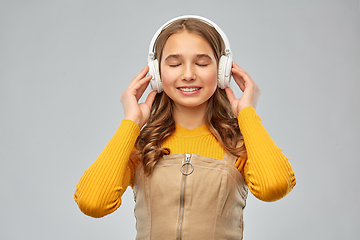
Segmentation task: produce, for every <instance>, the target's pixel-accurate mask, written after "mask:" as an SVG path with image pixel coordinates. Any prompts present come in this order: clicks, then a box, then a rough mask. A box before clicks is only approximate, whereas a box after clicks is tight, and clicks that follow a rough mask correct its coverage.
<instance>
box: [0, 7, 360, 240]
mask: <svg viewBox="0 0 360 240" xmlns="http://www.w3.org/2000/svg"><path fill="white" fill-rule="evenodd" d="M359 9H360V8H359V1H356V0H301V1H294V0H274V1H269V0H253V1H245V0H236V1H235V0H234V1H230V0H222V1H218V0H215V1H213V0H211V1H210V0H207V1H196V0H182V1H169V0H167V1H160V0H154V1H110V0H109V1H94V0H87V1H85V0H82V1H80V0H62V1H51V0H47V1H45V0H43V1H41V0H32V1H26V0H23V1H19V0H0V80H1V84H0V99H1V101H0V113H1V118H0V123H1V124H0V128H1V129H0V130H1V132H0V146H1V151H0V161H1V162H0V163H1V164H0V194H1V195H0V212H1V215H0V239H1V240H12V239H16V240H18V239H37V240H39V239H62V240H63V239H88V240H90V239H134V237H135V234H136V233H135V219H134V215H133V206H134V202H133V194H132V190H131V189H130V188H129V189H128V190H127V192H126V193H125V195H124V196H123V204H122V206H121V207H120V208H119V209H118V210H117V211H116V212H115V213H113V214H110V215H109V216H106V217H104V218H101V219H94V218H91V217H88V216H85V215H84V214H82V213H81V212H80V210H79V209H78V207H77V205H76V203H75V202H74V200H73V194H74V191H75V185H76V183H77V182H78V181H79V179H80V177H81V175H82V174H83V172H84V171H85V170H86V169H87V168H88V167H89V166H90V164H91V163H92V162H93V161H94V160H95V159H96V157H97V156H98V155H99V154H100V152H101V150H102V149H103V148H104V147H105V145H106V143H107V142H108V141H109V140H110V138H111V136H112V135H113V134H114V132H115V131H116V129H117V127H118V126H119V124H120V122H121V120H122V118H123V109H122V106H121V103H120V101H119V99H120V96H121V93H122V91H123V90H124V89H125V88H126V87H127V85H128V84H129V82H130V81H131V80H132V79H133V78H134V77H135V76H136V75H137V74H138V72H140V70H141V69H142V68H143V67H144V66H145V65H146V64H147V62H146V57H147V53H148V46H149V43H150V40H151V38H152V36H153V34H154V33H155V31H156V30H157V29H158V27H160V26H161V25H162V24H163V23H165V22H166V21H168V20H169V19H171V18H173V17H176V16H179V15H184V14H196V15H201V16H204V17H206V18H209V19H211V20H212V21H214V22H215V23H217V24H218V25H219V26H220V27H221V28H222V29H223V30H224V32H225V33H226V34H227V36H228V38H229V40H230V43H231V48H232V51H233V54H234V61H235V62H237V63H238V64H239V65H240V66H241V67H242V68H243V69H245V70H246V71H247V72H248V73H249V74H250V75H251V76H252V78H253V79H254V81H255V82H256V83H257V84H258V85H259V86H260V88H261V90H262V95H261V97H260V99H259V102H258V107H257V109H256V110H257V113H258V114H259V116H260V117H261V118H262V121H263V124H264V126H265V127H266V129H267V130H268V132H269V133H270V135H271V136H272V138H273V139H274V140H275V142H276V143H277V145H278V146H279V147H280V148H281V149H282V150H283V152H284V153H285V155H286V156H287V157H289V159H290V162H291V164H292V165H293V168H294V170H295V173H296V178H297V185H296V187H295V188H294V190H293V191H292V192H291V193H290V194H289V195H288V196H286V197H285V198H284V199H281V200H280V201H277V202H274V203H265V202H261V201H260V200H257V199H256V198H254V197H253V196H252V195H250V196H249V198H248V202H247V207H246V208H245V213H244V214H245V217H244V220H245V231H244V236H245V237H244V239H251V240H262V239H277V240H287V239H292V240H303V239H307V240H319V239H347V240H348V239H359V235H360V228H359V223H360V207H359V205H360V204H359V202H360V193H359V190H360V189H359V171H360V157H359V155H360V154H359V146H360V138H359V135H360V128H359V123H360V108H359V103H360V97H359V89H360V83H359V81H360V13H359ZM232 88H234V89H236V94H237V95H238V96H241V92H240V91H239V90H238V88H237V86H236V84H234V82H233V83H232Z"/></svg>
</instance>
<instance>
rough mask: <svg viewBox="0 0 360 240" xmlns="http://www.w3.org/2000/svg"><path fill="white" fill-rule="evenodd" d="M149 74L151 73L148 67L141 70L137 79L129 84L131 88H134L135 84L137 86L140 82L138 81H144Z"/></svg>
mask: <svg viewBox="0 0 360 240" xmlns="http://www.w3.org/2000/svg"><path fill="white" fill-rule="evenodd" d="M148 72H149V66H148V65H146V66H145V67H144V68H143V69H142V70H141V72H140V73H139V74H138V75H136V77H135V78H134V79H133V80H131V82H130V84H129V87H132V86H133V85H134V84H136V82H138V81H140V80H141V79H143V78H144V77H145V76H146V74H147V73H148Z"/></svg>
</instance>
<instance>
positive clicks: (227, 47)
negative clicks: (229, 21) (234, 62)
mask: <svg viewBox="0 0 360 240" xmlns="http://www.w3.org/2000/svg"><path fill="white" fill-rule="evenodd" d="M189 18H194V19H198V20H200V21H202V22H204V23H206V24H208V25H209V26H212V27H213V28H215V30H216V31H217V32H218V33H219V34H220V36H221V38H222V39H223V41H224V44H225V55H226V56H229V55H232V53H231V50H230V43H229V40H228V38H227V37H226V34H225V33H224V32H223V31H222V30H221V28H220V27H219V26H218V25H216V24H215V23H214V22H212V21H211V20H209V19H207V18H204V17H201V16H196V15H184V16H179V17H176V18H173V19H171V20H169V21H167V22H166V23H165V24H163V25H162V26H161V27H160V28H159V29H158V30H157V31H156V33H155V34H154V36H153V38H152V39H151V42H150V46H149V55H148V60H154V59H155V53H154V45H155V42H156V40H157V39H158V37H159V35H160V33H161V32H162V31H163V30H164V29H165V28H167V27H168V26H170V25H171V24H172V23H173V22H175V21H177V20H180V19H189Z"/></svg>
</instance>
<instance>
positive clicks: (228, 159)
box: [223, 152, 238, 166]
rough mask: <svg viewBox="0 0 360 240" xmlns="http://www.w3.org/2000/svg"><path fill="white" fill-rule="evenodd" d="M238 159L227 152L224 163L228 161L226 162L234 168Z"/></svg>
mask: <svg viewBox="0 0 360 240" xmlns="http://www.w3.org/2000/svg"><path fill="white" fill-rule="evenodd" d="M237 159H238V158H237V157H236V156H234V155H232V154H230V153H228V152H225V155H224V158H223V161H226V162H228V163H229V164H231V165H232V166H234V165H235V163H236V160H237Z"/></svg>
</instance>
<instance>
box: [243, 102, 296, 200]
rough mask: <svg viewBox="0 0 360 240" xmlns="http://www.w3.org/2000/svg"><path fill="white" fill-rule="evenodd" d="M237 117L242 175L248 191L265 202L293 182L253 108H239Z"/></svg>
mask: <svg viewBox="0 0 360 240" xmlns="http://www.w3.org/2000/svg"><path fill="white" fill-rule="evenodd" d="M238 120H239V127H240V130H241V133H242V134H243V136H244V141H245V146H246V151H247V160H246V163H245V166H244V169H243V175H244V178H245V181H246V184H247V185H248V187H249V189H250V191H251V192H252V193H253V194H254V196H255V197H257V198H258V199H260V200H263V201H268V202H271V201H276V200H278V199H280V198H282V197H284V196H285V195H286V194H288V193H289V192H290V191H291V190H292V189H293V187H294V186H295V184H296V179H295V173H294V171H293V169H292V166H291V164H290V163H289V161H288V158H287V157H285V155H284V154H283V153H282V151H281V149H280V148H278V147H277V146H276V144H275V142H274V141H273V140H272V138H271V137H270V135H269V134H268V132H267V131H266V129H265V128H264V126H263V125H262V122H261V119H260V117H259V116H258V115H257V114H256V112H255V109H254V108H252V107H247V108H244V109H242V110H241V111H240V113H239V116H238Z"/></svg>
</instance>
